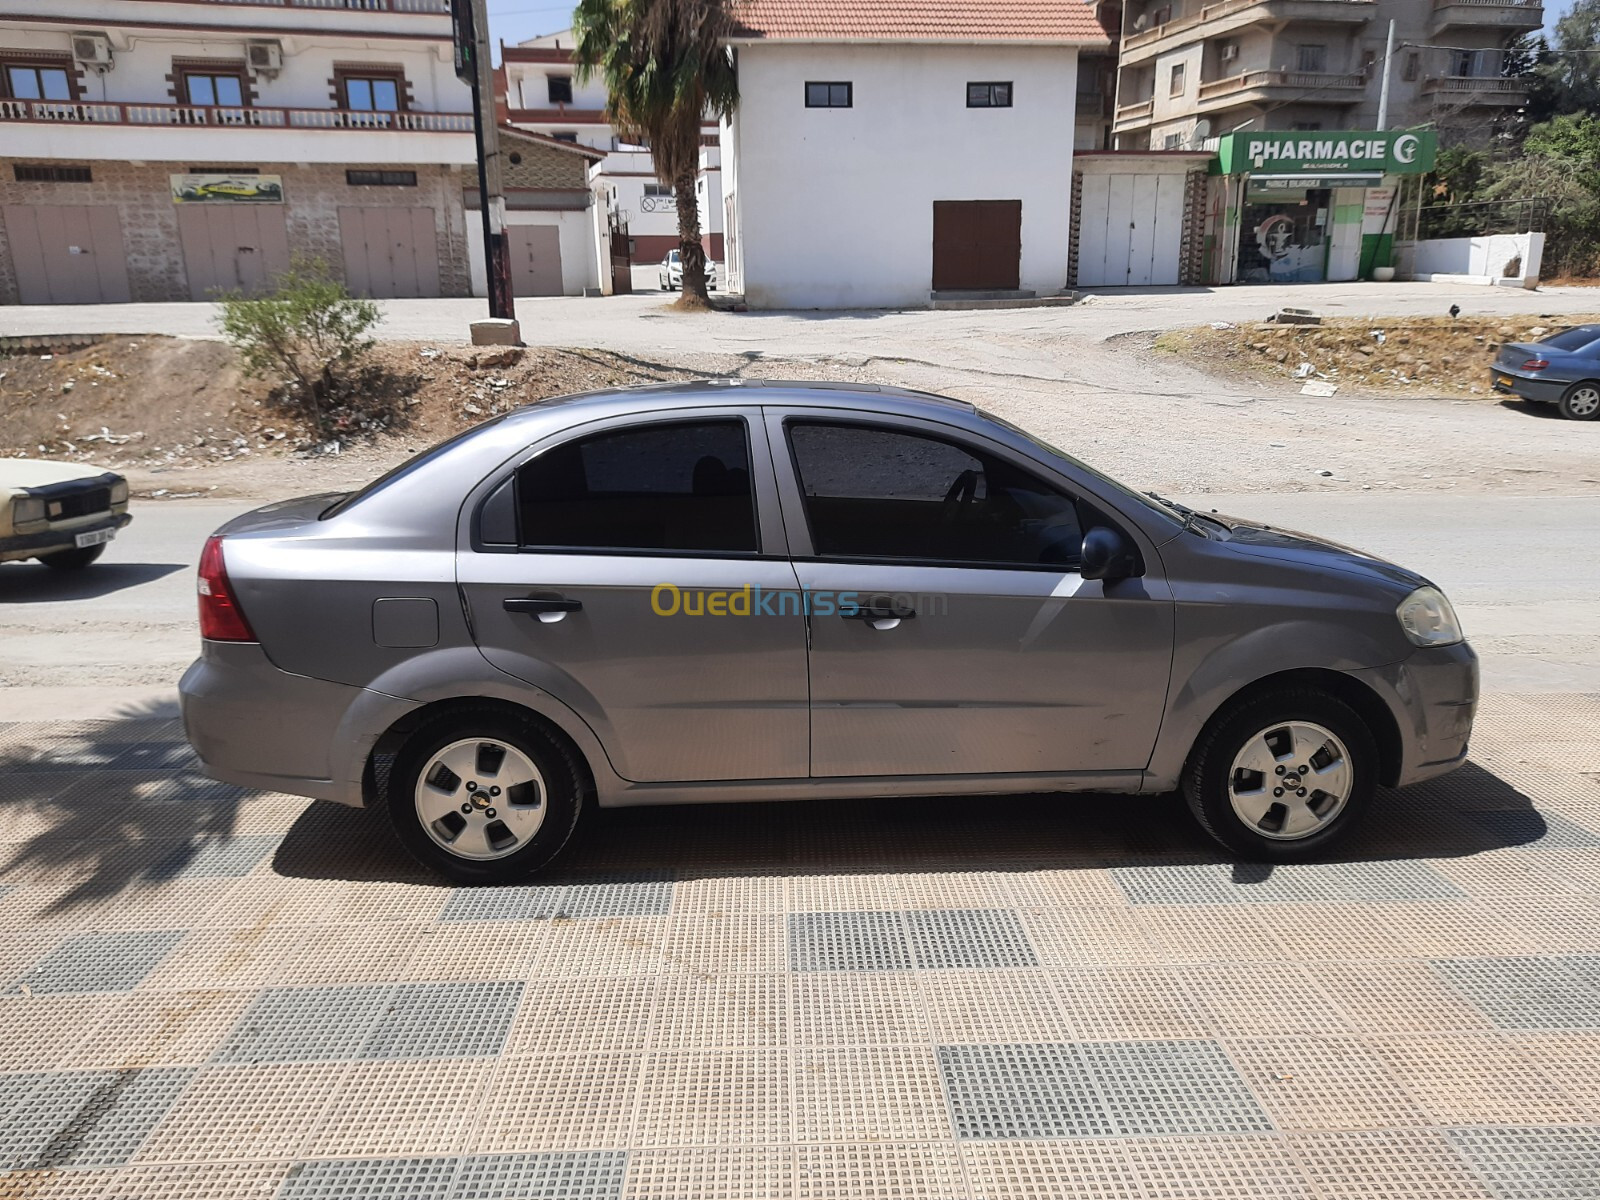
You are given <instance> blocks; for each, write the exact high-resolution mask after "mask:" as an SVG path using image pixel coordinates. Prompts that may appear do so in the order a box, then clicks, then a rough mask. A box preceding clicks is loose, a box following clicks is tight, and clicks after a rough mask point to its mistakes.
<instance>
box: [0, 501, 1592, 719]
mask: <svg viewBox="0 0 1600 1200" xmlns="http://www.w3.org/2000/svg"><path fill="white" fill-rule="evenodd" d="M1191 501H1192V502H1193V503H1196V504H1203V505H1205V506H1208V507H1215V508H1218V509H1219V510H1221V511H1224V512H1234V513H1238V514H1241V515H1246V516H1254V517H1259V518H1261V519H1263V520H1269V521H1271V522H1272V523H1274V524H1279V525H1284V526H1289V527H1293V528H1301V529H1310V530H1315V531H1317V532H1318V533H1321V534H1324V535H1326V536H1329V537H1332V538H1335V539H1337V540H1340V541H1344V542H1347V543H1349V544H1351V545H1355V546H1359V547H1361V548H1362V549H1365V550H1370V551H1371V552H1373V553H1376V554H1380V555H1383V556H1385V557H1389V558H1393V559H1395V560H1397V561H1399V562H1403V563H1405V564H1407V565H1408V566H1411V567H1414V568H1416V569H1417V570H1420V571H1422V572H1424V573H1425V574H1427V575H1429V576H1430V577H1431V578H1433V579H1434V580H1435V581H1437V582H1438V583H1439V584H1440V585H1441V586H1442V587H1444V588H1445V589H1446V591H1447V592H1448V593H1449V594H1450V595H1451V596H1452V597H1453V599H1454V600H1455V602H1456V605H1457V607H1458V608H1459V610H1460V613H1461V617H1462V620H1463V621H1464V623H1465V624H1466V627H1467V631H1468V633H1469V635H1470V636H1471V637H1472V639H1473V642H1474V644H1475V645H1477V646H1478V648H1479V652H1480V653H1481V654H1482V655H1483V656H1484V663H1485V685H1486V688H1491V689H1496V690H1500V691H1511V692H1531V691H1558V692H1578V691H1587V692H1600V604H1596V603H1595V602H1594V597H1595V596H1596V594H1597V592H1600V539H1597V538H1595V537H1594V536H1593V531H1594V529H1595V528H1596V527H1597V526H1600V498H1594V499H1573V498H1565V499H1554V498H1523V497H1508V496H1471V497H1466V496H1463V497H1455V496H1419V495H1373V494H1362V495H1348V494H1347V495H1332V496H1326V495H1306V494H1294V495H1271V494H1259V493H1257V494H1251V495H1243V496H1217V495H1209V496H1203V497H1192V498H1191ZM248 507H251V506H250V505H237V504H235V505H224V504H217V503H210V502H205V501H171V502H166V503H160V502H147V503H144V504H138V503H136V504H135V507H134V523H133V525H132V526H130V527H129V529H128V531H127V532H126V533H125V534H124V535H123V536H122V537H121V538H119V539H118V540H117V541H116V542H114V543H113V544H112V546H111V549H110V551H109V552H108V553H107V555H106V556H105V558H104V559H102V560H101V562H100V563H98V564H96V565H95V567H94V568H92V569H91V570H89V571H88V572H86V573H84V574H83V575H80V576H66V575H60V574H57V573H55V572H52V571H48V570H46V569H45V568H44V567H41V566H39V565H37V564H33V563H29V564H21V565H18V564H7V565H6V566H4V567H0V721H7V720H29V719H36V717H37V714H38V713H40V712H43V711H49V712H52V713H54V714H55V715H57V716H58V717H62V718H74V717H78V718H89V717H97V716H107V715H113V714H115V713H117V712H120V711H123V710H125V709H126V708H127V707H128V706H130V705H138V704H144V703H161V702H164V701H166V700H169V699H170V698H171V696H172V694H173V692H172V689H173V686H174V685H175V683H176V681H177V678H178V676H179V675H181V674H182V672H183V669H184V667H185V666H187V665H188V663H189V661H190V660H191V659H192V658H193V656H194V653H195V646H196V631H195V617H194V603H195V602H194V582H193V580H194V568H195V564H196V562H197V561H198V558H199V554H200V547H201V544H202V542H203V541H204V540H205V535H206V534H208V533H209V532H211V530H213V529H215V528H216V527H217V526H218V525H220V524H222V523H223V522H224V521H226V520H228V519H229V518H230V517H232V516H233V515H234V514H235V513H238V512H240V511H243V510H244V509H245V508H248Z"/></svg>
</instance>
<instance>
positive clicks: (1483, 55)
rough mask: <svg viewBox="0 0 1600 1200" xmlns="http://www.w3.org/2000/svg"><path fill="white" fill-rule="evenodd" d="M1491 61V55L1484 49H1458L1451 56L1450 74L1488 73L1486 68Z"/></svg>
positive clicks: (1472, 74) (1471, 74) (1470, 74)
mask: <svg viewBox="0 0 1600 1200" xmlns="http://www.w3.org/2000/svg"><path fill="white" fill-rule="evenodd" d="M1488 61H1489V55H1488V52H1487V51H1484V50H1457V51H1456V52H1455V53H1454V54H1452V55H1451V58H1450V74H1452V75H1466V76H1474V75H1487V74H1489V72H1488V71H1486V70H1485V69H1484V67H1485V65H1486V64H1487V63H1488Z"/></svg>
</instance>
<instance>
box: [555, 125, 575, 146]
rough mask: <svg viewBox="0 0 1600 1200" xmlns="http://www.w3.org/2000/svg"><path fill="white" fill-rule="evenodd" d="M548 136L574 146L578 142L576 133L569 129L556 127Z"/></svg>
mask: <svg viewBox="0 0 1600 1200" xmlns="http://www.w3.org/2000/svg"><path fill="white" fill-rule="evenodd" d="M550 136H551V137H553V138H555V140H556V141H558V142H570V143H571V144H572V145H574V146H576V145H577V144H578V135H577V134H576V133H574V132H573V131H572V130H570V129H558V130H556V132H554V133H552V134H551V135H550Z"/></svg>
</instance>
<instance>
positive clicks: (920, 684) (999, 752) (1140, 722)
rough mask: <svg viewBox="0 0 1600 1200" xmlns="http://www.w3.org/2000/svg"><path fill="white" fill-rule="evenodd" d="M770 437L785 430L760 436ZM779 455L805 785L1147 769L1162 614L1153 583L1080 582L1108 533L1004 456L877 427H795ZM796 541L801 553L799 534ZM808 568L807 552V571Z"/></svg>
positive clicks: (915, 430) (923, 431) (955, 440)
mask: <svg viewBox="0 0 1600 1200" xmlns="http://www.w3.org/2000/svg"><path fill="white" fill-rule="evenodd" d="M772 420H773V422H776V421H777V418H773V419H772ZM769 436H773V437H780V436H786V437H787V439H788V442H789V446H790V448H791V451H792V454H791V455H782V454H780V455H778V456H777V461H778V463H779V464H780V465H779V470H780V472H782V473H787V472H788V471H789V463H790V461H791V458H792V464H793V474H792V476H789V475H787V474H784V475H783V476H782V479H783V483H782V486H783V488H784V490H785V493H786V498H787V502H788V504H789V505H791V506H797V507H798V508H799V509H801V510H802V511H801V512H796V513H794V514H793V515H792V516H791V514H790V513H789V512H788V511H787V509H786V512H785V518H786V520H787V521H788V522H789V524H790V528H791V530H793V529H796V528H804V530H805V532H806V534H807V536H808V537H809V540H810V545H809V547H803V548H801V549H797V551H796V562H795V569H796V572H797V574H798V576H799V578H800V582H801V586H802V587H803V588H804V590H805V591H806V593H807V594H808V596H807V598H808V601H809V611H810V614H811V617H810V620H811V698H812V711H811V769H812V774H813V775H815V776H871V775H950V774H978V773H982V774H988V773H993V774H1044V773H1050V774H1054V773H1058V772H1089V773H1100V772H1120V771H1130V772H1131V771H1138V770H1141V769H1142V768H1143V767H1144V766H1145V765H1146V763H1147V762H1148V760H1149V757H1150V752H1151V748H1152V747H1153V745H1154V742H1155V736H1156V732H1157V729H1158V727H1159V724H1160V720H1161V714H1162V709H1163V705H1164V701H1165V696H1166V688H1167V679H1168V674H1169V670H1170V667H1171V660H1172V605H1171V601H1170V598H1169V597H1168V595H1167V591H1166V587H1165V584H1164V581H1162V580H1161V579H1160V578H1159V575H1158V574H1157V573H1156V571H1155V569H1154V567H1153V565H1152V566H1149V568H1148V572H1147V574H1146V576H1145V577H1143V578H1137V579H1128V580H1121V581H1118V582H1115V583H1112V584H1107V585H1102V584H1101V583H1100V582H1098V581H1088V580H1084V579H1082V578H1081V577H1080V576H1079V575H1078V573H1077V565H1078V556H1079V550H1080V544H1081V541H1082V536H1083V532H1084V531H1085V530H1086V529H1088V528H1090V527H1092V526H1093V525H1095V524H1105V523H1111V519H1110V518H1108V517H1107V516H1105V515H1104V514H1103V513H1100V512H1099V511H1098V510H1097V509H1096V508H1095V507H1094V506H1093V505H1092V503H1090V502H1089V501H1087V500H1085V499H1083V498H1081V497H1075V496H1073V495H1070V494H1069V493H1068V492H1067V491H1066V489H1065V488H1063V487H1061V486H1058V485H1057V484H1055V483H1053V482H1049V481H1047V480H1046V479H1045V478H1044V477H1043V476H1042V475H1041V474H1040V473H1039V472H1038V471H1036V470H1034V469H1032V468H1031V467H1030V466H1029V465H1027V464H1024V463H1021V462H1019V460H1018V457H1017V456H1015V455H1014V454H1012V453H1010V452H1008V451H1006V450H1005V449H1004V448H1002V447H998V446H994V445H990V444H987V443H983V442H980V441H978V440H975V439H969V438H966V437H965V436H959V435H954V434H952V432H951V431H948V430H945V431H941V430H940V429H939V427H935V426H928V425H926V424H924V423H920V422H915V421H910V420H903V421H891V420H889V419H876V420H865V419H863V420H860V421H842V420H838V419H835V418H832V417H828V418H825V419H818V418H816V417H813V416H805V415H800V414H790V415H788V416H787V418H786V419H784V420H783V422H782V429H781V431H780V430H779V429H778V428H776V426H775V425H769ZM791 537H793V534H791ZM803 550H809V553H803Z"/></svg>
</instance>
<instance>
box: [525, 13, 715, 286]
mask: <svg viewBox="0 0 1600 1200" xmlns="http://www.w3.org/2000/svg"><path fill="white" fill-rule="evenodd" d="M500 62H501V74H502V76H503V80H504V82H503V96H504V101H503V104H504V107H503V109H502V115H501V119H502V120H503V121H506V122H508V123H509V124H511V125H512V126H514V127H515V128H517V129H525V130H528V131H529V132H531V133H539V134H544V135H545V136H547V137H552V138H555V139H557V140H559V141H565V142H575V143H577V144H578V145H581V146H587V147H591V148H593V149H596V150H601V151H605V152H606V157H605V160H604V161H603V162H602V163H601V164H600V166H599V168H598V169H597V170H595V171H594V172H593V176H594V183H595V187H596V190H597V192H598V194H600V195H602V196H603V197H605V200H606V203H607V206H608V209H609V212H610V214H612V215H614V216H615V217H617V218H618V219H619V220H620V221H622V222H623V223H624V224H626V225H627V227H628V238H629V241H630V243H631V249H632V257H633V261H634V262H635V263H640V264H643V263H652V262H659V261H660V260H661V258H662V257H663V256H664V255H665V254H666V253H667V251H669V250H674V249H676V248H677V246H678V203H677V197H676V196H675V195H674V194H673V190H672V189H671V188H670V187H668V186H667V185H666V184H663V183H662V182H661V181H660V180H658V179H657V178H656V172H655V165H654V163H653V162H652V161H651V158H650V152H649V151H648V150H647V149H645V148H644V147H642V146H635V145H631V144H629V143H628V142H626V141H624V140H623V139H622V138H621V137H620V136H618V134H617V131H616V130H615V129H614V128H613V127H612V125H611V123H610V122H609V121H607V119H606V111H605V110H606V90H605V86H604V85H603V84H602V83H600V82H599V81H598V80H589V81H588V82H585V83H580V82H578V79H577V72H576V70H575V68H574V66H573V61H572V31H571V30H570V29H564V30H562V31H561V32H559V33H551V34H546V35H544V36H543V37H536V38H530V39H528V40H527V41H525V42H519V43H518V44H517V45H515V46H507V45H506V44H505V43H504V42H502V43H501V44H500ZM703 140H704V141H706V142H708V143H711V144H712V145H711V146H710V147H709V148H710V149H711V151H712V155H713V157H712V159H711V161H710V162H709V164H708V163H707V161H706V159H705V155H704V154H702V155H701V173H700V178H699V180H698V191H699V193H700V195H701V196H702V197H704V196H706V195H708V194H710V195H713V196H714V197H715V198H716V201H717V202H716V204H715V205H714V206H713V207H711V208H707V206H706V205H705V204H704V203H702V204H701V206H700V234H701V238H702V239H703V240H704V242H705V247H706V253H707V254H708V255H709V256H710V257H711V258H713V259H720V258H721V257H722V205H721V198H720V197H721V188H720V186H719V185H718V183H717V182H716V181H709V182H708V180H707V178H706V174H707V172H708V171H710V172H716V171H718V169H719V168H718V165H717V160H716V157H715V154H716V151H715V142H716V126H715V125H714V124H710V123H708V124H707V125H706V127H705V137H704V139H703Z"/></svg>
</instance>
